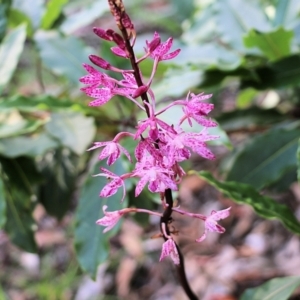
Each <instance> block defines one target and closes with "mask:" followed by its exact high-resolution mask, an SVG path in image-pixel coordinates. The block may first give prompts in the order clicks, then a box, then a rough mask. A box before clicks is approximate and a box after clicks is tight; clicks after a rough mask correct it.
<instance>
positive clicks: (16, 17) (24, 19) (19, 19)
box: [8, 9, 33, 37]
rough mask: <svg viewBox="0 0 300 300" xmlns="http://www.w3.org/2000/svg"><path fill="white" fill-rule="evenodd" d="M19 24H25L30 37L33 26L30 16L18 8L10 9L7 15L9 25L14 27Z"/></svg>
mask: <svg viewBox="0 0 300 300" xmlns="http://www.w3.org/2000/svg"><path fill="white" fill-rule="evenodd" d="M21 24H26V32H27V35H28V36H30V37H32V35H33V27H32V23H31V20H30V18H29V17H28V16H27V15H26V14H25V13H23V12H22V11H20V10H18V9H10V10H9V15H8V25H9V27H12V28H15V27H17V26H19V25H21Z"/></svg>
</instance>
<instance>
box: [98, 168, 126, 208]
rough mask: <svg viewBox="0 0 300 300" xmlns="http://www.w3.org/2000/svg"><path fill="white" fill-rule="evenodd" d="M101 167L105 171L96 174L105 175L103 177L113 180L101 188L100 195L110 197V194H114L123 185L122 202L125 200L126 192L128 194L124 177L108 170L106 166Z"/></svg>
mask: <svg viewBox="0 0 300 300" xmlns="http://www.w3.org/2000/svg"><path fill="white" fill-rule="evenodd" d="M100 169H101V170H102V171H103V173H99V174H97V175H94V176H103V177H106V178H107V179H110V180H111V181H109V182H108V183H107V184H106V185H105V186H104V188H103V189H102V190H101V192H100V197H104V198H107V197H110V196H112V195H114V194H115V193H116V192H117V191H118V189H119V188H120V187H121V186H122V187H123V197H122V199H121V202H122V201H123V200H124V198H125V194H126V190H125V183H124V181H123V179H122V177H120V176H118V175H116V174H114V173H112V172H110V171H109V170H107V169H105V168H100Z"/></svg>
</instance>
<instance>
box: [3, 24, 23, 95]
mask: <svg viewBox="0 0 300 300" xmlns="http://www.w3.org/2000/svg"><path fill="white" fill-rule="evenodd" d="M25 38H26V26H25V25H20V26H19V27H17V28H16V29H14V30H12V31H11V32H10V33H8V34H7V35H6V36H5V38H4V39H3V41H2V44H1V45H0V93H1V90H2V89H3V88H4V87H5V86H6V84H7V83H8V82H9V81H10V79H11V77H12V75H13V73H14V71H15V69H16V67H17V64H18V61H19V58H20V55H21V53H22V51H23V47H24V43H25Z"/></svg>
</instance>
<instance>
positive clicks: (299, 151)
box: [297, 139, 300, 182]
mask: <svg viewBox="0 0 300 300" xmlns="http://www.w3.org/2000/svg"><path fill="white" fill-rule="evenodd" d="M297 166H298V170H297V177H298V181H299V182H300V139H299V141H298V149H297Z"/></svg>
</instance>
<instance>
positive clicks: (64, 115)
mask: <svg viewBox="0 0 300 300" xmlns="http://www.w3.org/2000/svg"><path fill="white" fill-rule="evenodd" d="M45 129H46V130H47V132H48V133H49V134H50V135H51V136H53V137H55V138H56V139H58V140H59V141H60V143H61V144H62V145H63V146H65V147H68V148H69V149H71V150H72V151H73V152H74V153H76V154H78V155H80V154H82V153H84V152H85V151H86V150H87V147H88V146H89V145H90V144H91V142H92V141H93V138H94V135H95V133H96V128H95V124H94V119H93V118H91V117H86V116H84V115H83V114H81V113H75V112H61V113H53V114H52V115H51V121H50V122H48V123H47V124H46V125H45Z"/></svg>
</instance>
